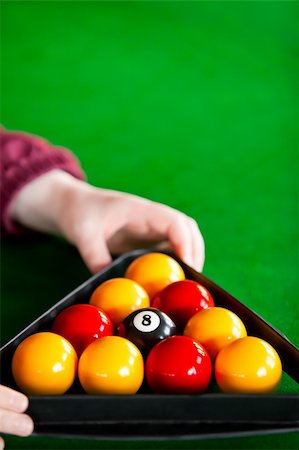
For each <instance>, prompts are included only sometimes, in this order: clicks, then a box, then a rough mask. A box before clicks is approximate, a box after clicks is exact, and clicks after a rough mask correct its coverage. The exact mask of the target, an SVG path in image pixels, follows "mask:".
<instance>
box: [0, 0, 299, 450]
mask: <svg viewBox="0 0 299 450" xmlns="http://www.w3.org/2000/svg"><path fill="white" fill-rule="evenodd" d="M1 15H2V36H1V38H2V94H1V97H2V98H1V123H2V124H3V125H4V126H5V127H7V128H8V129H14V130H24V131H27V132H29V133H33V134H37V135H40V136H43V137H45V138H46V139H48V140H49V141H50V142H52V143H53V144H55V145H61V146H65V147H67V148H69V149H71V150H72V151H73V152H74V153H75V154H76V155H77V157H78V158H79V160H80V161H81V164H82V167H83V169H84V171H85V172H86V175H87V178H88V181H89V182H90V183H92V184H93V185H96V186H100V187H104V188H107V189H117V190H120V191H125V192H131V193H133V194H136V195H140V196H143V197H146V198H150V199H152V200H155V201H158V202H162V203H166V204H168V205H170V206H172V207H174V208H177V209H180V210H182V211H183V212H185V213H186V214H188V215H190V216H192V217H194V218H195V220H196V221H197V223H198V225H199V227H200V229H201V231H202V234H203V236H204V239H205V245H206V262H205V266H204V269H203V273H204V275H206V276H207V277H209V278H210V279H212V280H213V281H214V282H215V283H217V284H218V285H220V286H221V287H222V288H224V289H225V290H226V291H228V292H230V293H231V294H232V295H234V296H235V297H236V298H238V299H239V300H240V301H242V302H243V303H244V304H245V305H247V306H248V307H249V308H250V309H252V310H254V311H255V312H256V313H258V314H259V315H260V316H262V317H263V318H264V319H265V320H266V321H267V322H269V323H271V324H272V325H273V326H274V327H275V328H277V329H278V330H280V331H281V332H282V333H283V334H284V335H286V336H287V338H288V339H289V340H291V341H292V342H293V343H294V344H295V345H296V346H298V345H299V339H298V326H299V323H298V317H299V315H298V299H299V281H298V267H299V253H298V242H299V239H298V238H299V236H298V230H299V226H298V221H299V196H298V190H299V183H298V127H297V124H298V107H297V106H298V82H297V80H298V76H299V74H298V65H297V64H296V51H297V49H298V26H297V24H298V19H299V6H298V3H297V2H283V1H273V2H272V1H270V2H234V1H232V2H230V1H226V2H193V1H190V2H189V1H187V2H183V1H166V2H134V1H131V2H127V1H120V2H117V1H116V2H109V1H103V2H83V1H78V2H51V1H44V2H30V1H22V2H15V1H8V0H4V1H2V2H1ZM1 245H2V248H1V277H2V282H1V344H4V343H5V342H7V341H8V340H9V339H11V338H12V337H13V336H15V335H16V334H17V333H18V332H19V331H20V330H22V329H23V328H25V326H27V325H28V324H29V323H31V322H32V321H33V320H34V319H35V318H36V317H38V316H39V315H40V314H41V313H43V312H44V311H45V310H47V309H48V308H50V307H51V306H52V305H53V304H55V303H56V302H57V301H58V300H60V299H61V298H62V297H63V296H64V295H66V294H67V293H68V292H70V291H72V290H73V289H74V288H76V287H77V286H79V285H80V284H81V283H82V282H84V281H85V280H87V279H88V278H89V276H90V274H89V272H88V270H87V268H86V267H85V266H84V264H83V262H82V260H81V259H80V256H79V254H78V252H77V250H76V249H75V248H74V247H72V246H71V245H70V244H68V243H67V242H65V240H64V239H63V238H60V237H50V236H43V235H33V234H32V235H27V236H18V237H16V236H9V237H5V238H3V240H2V243H1ZM281 391H282V392H283V393H292V394H297V393H298V384H297V383H295V381H294V380H292V379H291V378H290V377H288V376H287V375H286V374H284V376H283V380H282V384H281ZM298 438H299V434H298V433H288V434H283V433H274V432H273V433H270V434H267V435H258V434H256V435H253V436H238V435H236V436H235V437H233V438H217V439H207V440H200V441H199V440H198V441H197V440H186V441H184V440H158V441H155V442H154V441H150V440H117V441H116V440H109V441H108V440H104V441H103V440H97V439H90V440H86V439H61V438H49V437H43V436H36V437H30V438H17V437H12V436H7V437H6V439H5V441H6V446H7V448H9V449H21V448H22V449H23V448H24V449H25V448H27V449H40V448H45V449H61V448H69V449H75V448H76V449H89V448H90V449H112V448H114V449H115V448H121V449H125V448H126V449H135V448H136V449H137V448H143V449H149V448H157V449H166V448H167V449H179V448H189V449H190V448H194V449H195V448H202V449H215V450H216V449H232V448H234V449H261V448H263V449H269V450H270V449H281V450H282V449H297V448H298V440H299V439H298Z"/></svg>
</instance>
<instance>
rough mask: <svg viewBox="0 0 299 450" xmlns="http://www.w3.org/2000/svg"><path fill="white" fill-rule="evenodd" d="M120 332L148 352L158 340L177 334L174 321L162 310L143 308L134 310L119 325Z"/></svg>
mask: <svg viewBox="0 0 299 450" xmlns="http://www.w3.org/2000/svg"><path fill="white" fill-rule="evenodd" d="M119 334H120V335H121V336H122V337H125V338H127V339H129V340H130V341H131V342H133V343H134V344H135V345H136V346H137V347H138V348H139V350H141V351H144V352H147V351H149V350H150V349H151V348H152V347H153V346H154V345H156V344H157V343H158V342H160V341H162V340H163V339H166V338H168V337H169V336H173V335H174V334H177V327H176V326H175V324H174V322H173V321H172V320H171V319H170V317H168V316H167V314H165V313H164V312H162V311H159V310H158V309H155V308H142V309H139V310H138V311H134V312H132V313H131V314H130V315H129V316H128V317H126V319H125V320H124V321H123V323H122V324H121V325H120V327H119Z"/></svg>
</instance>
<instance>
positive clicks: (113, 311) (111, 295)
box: [89, 278, 150, 327]
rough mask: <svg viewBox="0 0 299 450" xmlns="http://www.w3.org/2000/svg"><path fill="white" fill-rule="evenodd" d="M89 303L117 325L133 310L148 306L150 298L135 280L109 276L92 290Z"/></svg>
mask: <svg viewBox="0 0 299 450" xmlns="http://www.w3.org/2000/svg"><path fill="white" fill-rule="evenodd" d="M89 303H90V304H91V305H94V306H97V307H98V308H100V309H102V310H103V311H105V313H107V314H108V316H109V317H110V319H111V320H112V322H113V323H114V325H115V326H116V327H117V326H118V325H119V324H120V323H121V322H122V321H123V320H124V319H125V318H126V317H127V316H128V315H129V314H131V313H132V312H133V311H136V310H137V309H140V308H148V307H149V306H150V299H149V296H148V294H147V292H146V291H145V290H144V289H143V287H142V286H140V285H139V284H138V283H136V282H135V281H133V280H129V279H127V278H111V279H110V280H107V281H104V282H103V283H102V284H100V285H99V286H98V287H97V288H96V289H95V290H94V292H93V293H92V295H91V297H90V300H89Z"/></svg>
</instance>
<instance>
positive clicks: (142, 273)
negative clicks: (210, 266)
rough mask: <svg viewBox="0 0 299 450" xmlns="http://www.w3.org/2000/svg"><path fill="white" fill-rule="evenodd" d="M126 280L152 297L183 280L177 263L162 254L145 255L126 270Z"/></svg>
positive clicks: (180, 268)
mask: <svg viewBox="0 0 299 450" xmlns="http://www.w3.org/2000/svg"><path fill="white" fill-rule="evenodd" d="M125 277H126V278H130V279H131V280H134V281H136V282H137V283H138V284H140V285H141V286H143V288H144V289H145V290H146V292H147V293H148V295H149V297H150V298H151V299H153V297H154V296H155V295H156V294H157V293H158V292H159V291H161V290H162V289H163V288H164V287H166V286H167V285H168V284H170V283H173V282H175V281H180V280H184V279H185V274H184V271H183V269H182V267H181V266H180V265H179V263H178V262H177V261H176V260H175V259H173V258H171V257H170V256H168V255H165V254H164V253H155V252H154V253H146V254H144V255H142V256H139V257H138V258H136V259H135V260H134V261H133V262H132V263H131V264H130V265H129V266H128V268H127V270H126V273H125Z"/></svg>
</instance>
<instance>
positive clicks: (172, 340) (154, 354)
mask: <svg viewBox="0 0 299 450" xmlns="http://www.w3.org/2000/svg"><path fill="white" fill-rule="evenodd" d="M145 374H146V380H147V382H148V384H149V386H150V388H151V389H152V391H153V392H155V393H157V394H200V393H203V392H204V391H205V390H206V389H207V388H208V386H209V383H210V381H211V376H212V363H211V359H210V357H209V355H208V353H207V351H206V350H205V349H204V347H203V346H202V345H201V344H199V342H197V341H195V340H193V339H191V338H189V337H187V336H171V337H169V338H167V339H164V340H163V341H161V342H159V344H157V345H155V347H153V348H152V350H151V351H150V353H149V355H148V358H147V360H146V367H145Z"/></svg>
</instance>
